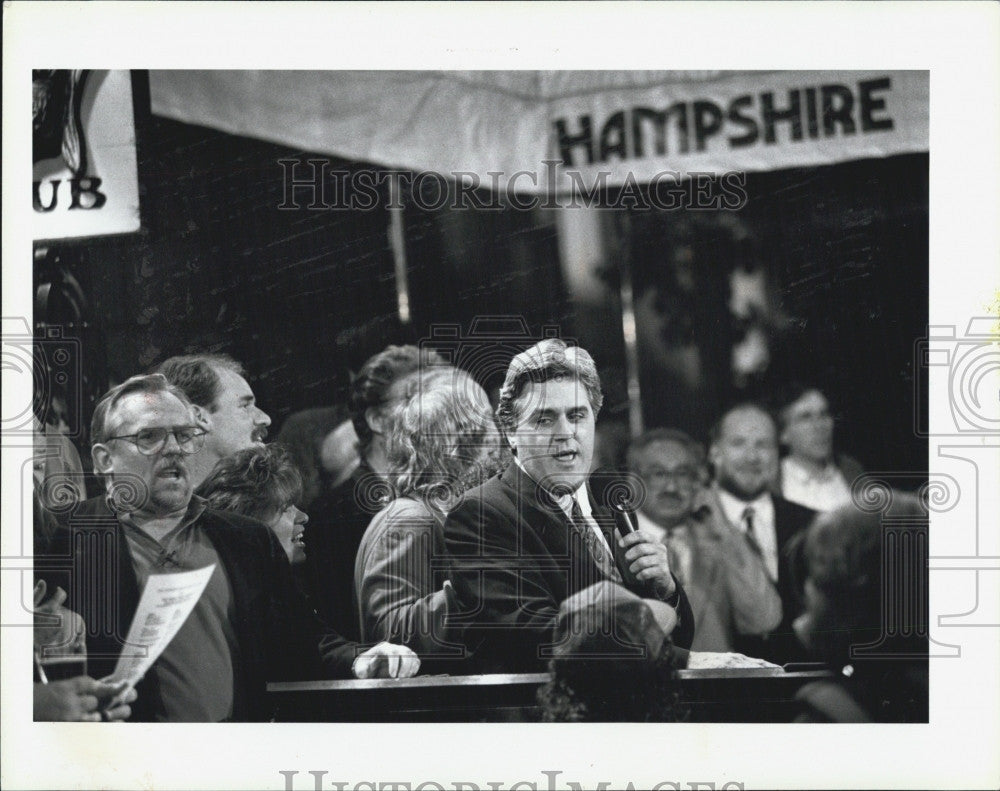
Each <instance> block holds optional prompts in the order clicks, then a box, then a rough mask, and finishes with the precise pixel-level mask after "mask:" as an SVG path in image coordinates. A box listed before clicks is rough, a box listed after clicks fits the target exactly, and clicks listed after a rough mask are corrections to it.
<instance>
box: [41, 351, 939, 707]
mask: <svg viewBox="0 0 1000 791" xmlns="http://www.w3.org/2000/svg"><path fill="white" fill-rule="evenodd" d="M602 401H603V395H602V389H601V382H600V379H599V377H598V373H597V369H596V366H595V364H594V361H593V359H592V358H591V357H590V355H589V354H588V353H587V352H586V351H585V350H584V349H582V348H579V347H575V346H568V345H567V344H566V343H564V342H563V341H561V340H558V339H546V340H543V341H540V342H539V343H537V344H535V345H534V346H532V347H531V348H529V349H527V350H526V351H524V352H522V353H520V354H518V355H516V356H515V357H514V358H513V359H512V360H511V361H510V364H509V367H508V369H507V373H506V377H505V381H504V383H503V386H502V387H501V389H500V391H499V393H498V394H496V395H495V397H494V399H492V400H491V398H490V394H488V393H487V392H486V391H485V390H484V389H483V388H482V387H481V386H480V384H479V383H477V382H476V380H475V378H474V377H473V376H471V375H470V374H469V373H467V372H465V371H463V370H461V369H459V368H456V367H453V366H452V365H450V364H448V363H447V362H446V361H445V360H444V359H443V358H442V357H440V356H439V355H438V354H436V353H435V352H433V351H430V350H427V349H420V348H417V347H414V346H390V347H388V348H386V349H385V350H384V351H382V352H380V353H379V354H377V355H375V356H374V357H372V358H371V359H369V360H368V362H367V363H366V364H365V365H364V366H363V368H362V369H361V370H360V372H359V373H358V375H357V376H356V377H354V378H353V380H352V384H351V392H350V396H349V399H348V403H347V404H346V405H344V406H337V407H330V408H324V409H317V410H309V411H308V412H307V413H299V414H298V415H293V416H292V417H290V418H289V419H288V420H286V421H285V425H284V426H283V427H282V431H281V432H280V433H279V435H278V437H277V442H273V443H270V444H267V443H265V440H266V438H267V435H268V428H269V426H270V423H271V420H270V418H269V416H268V415H267V414H266V413H265V412H264V411H263V410H262V409H261V408H260V407H259V406H258V405H257V403H256V400H255V396H254V393H253V390H252V388H251V386H250V384H249V383H248V381H247V373H246V372H245V371H244V369H243V368H242V366H241V365H240V364H239V363H238V362H236V361H235V360H233V359H231V358H229V357H227V356H224V355H218V354H204V355H186V356H180V357H174V358H170V359H168V360H166V361H165V362H163V363H162V364H161V365H159V366H158V367H157V369H156V371H155V372H153V373H149V374H141V375H137V376H134V377H132V378H130V379H128V380H126V381H125V382H123V383H121V384H119V385H117V386H116V387H114V388H112V389H111V390H110V391H108V393H106V394H105V395H104V396H103V398H101V399H100V401H99V403H98V404H97V406H96V408H95V410H94V415H93V419H92V424H91V431H90V445H91V446H90V455H91V458H92V460H93V468H94V471H95V473H97V474H99V475H100V476H101V478H102V480H103V483H104V486H105V491H104V492H102V493H101V494H100V495H99V496H97V497H94V498H91V499H89V500H85V501H80V502H78V503H75V504H74V506H73V507H71V508H67V507H59V508H55V507H53V504H52V503H51V502H50V499H49V498H48V496H47V494H46V493H47V492H48V491H50V490H51V488H52V486H51V484H52V477H53V475H58V474H59V472H61V470H57V471H56V472H52V470H48V471H47V470H46V468H45V465H42V467H41V469H40V471H39V473H38V476H37V480H38V484H39V485H38V487H37V491H36V503H35V505H36V507H35V521H36V524H35V541H36V549H35V554H36V578H37V585H36V601H35V607H36V629H35V655H36V667H37V669H38V674H39V678H37V679H36V683H35V717H36V719H40V720H48V719H83V720H100V719H103V720H114V719H132V720H145V721H186V722H191V721H214V722H218V721H246V720H266V719H268V717H269V715H270V712H269V708H268V699H267V696H266V694H265V685H266V683H267V682H268V681H279V680H290V679H312V678H376V677H407V676H412V675H415V674H416V673H418V672H423V673H450V674H469V673H491V672H493V673H495V672H505V673H511V672H533V671H542V670H549V671H550V672H551V673H552V681H551V682H550V683H549V684H547V685H546V686H545V687H544V688H543V689H542V690H541V691H540V693H539V701H540V704H541V706H542V710H543V712H544V716H545V717H546V718H547V719H555V720H558V719H595V720H608V719H661V720H662V719H673V718H676V717H677V716H679V714H678V712H679V711H680V708H681V707H680V706H679V704H678V702H677V693H676V689H675V687H674V680H675V678H676V672H677V671H678V670H680V669H683V668H686V667H691V668H693V667H704V666H742V667H775V668H777V667H778V666H781V665H789V664H790V663H797V662H803V661H810V660H812V661H817V660H818V661H824V662H826V663H827V664H828V666H829V667H830V668H831V670H833V671H834V673H833V674H832V675H831V678H832V679H833V680H832V681H829V682H827V683H825V684H824V685H821V686H820V687H819V688H817V687H816V686H815V685H810V686H811V687H812V689H811V690H810V689H807V688H804V689H803V691H802V693H801V695H802V707H803V718H804V719H813V720H815V719H828V720H829V719H833V720H836V719H854V720H859V721H864V720H866V719H867V720H879V719H890V720H891V719H893V718H895V719H896V721H899V720H910V719H916V720H919V719H920V718H921V717H923V719H926V681H924V684H923V687H921V683H920V674H919V666H918V667H917V670H916V671H915V672H911V670H912V668H910V667H909V666H908V667H906V668H904V669H903V670H902V671H899V672H895V670H894V671H893V672H891V673H888V674H886V672H885V668H886V665H885V663H884V662H883V663H882V664H880V665H878V667H879V671H878V672H874V671H872V672H869V671H868V667H869V665H867V664H866V660H865V659H864V658H863V657H862V658H859V657H857V656H856V655H855V652H854V651H853V648H854V647H856V646H857V645H860V644H870V643H872V642H873V640H874V641H877V638H878V635H879V630H880V627H881V624H882V621H881V620H880V619H881V617H882V612H881V610H880V607H879V605H880V602H881V601H882V598H881V596H882V594H883V591H882V590H881V588H880V587H879V586H880V585H881V583H882V575H881V574H880V573H879V569H880V568H881V564H882V562H883V561H882V554H881V553H882V538H881V531H880V529H879V528H880V523H879V521H878V518H877V515H875V516H873V515H872V514H870V513H867V512H866V511H864V510H863V509H861V508H860V507H859V506H858V505H857V504H855V503H854V502H853V499H852V484H853V483H854V482H855V480H856V479H857V478H858V476H859V475H860V474H861V467H860V465H859V464H858V463H857V462H856V461H854V460H852V459H850V458H848V457H845V456H841V455H839V454H837V453H835V452H834V443H833V439H834V437H833V431H834V421H833V418H832V416H831V412H830V405H829V402H828V400H827V397H826V395H825V394H824V393H823V392H822V391H821V390H820V389H818V388H816V387H810V386H805V387H798V388H796V389H794V390H791V391H789V392H788V393H787V394H785V395H784V397H783V399H782V401H781V403H780V404H776V405H767V406H765V405H763V404H760V403H751V402H746V403H739V404H734V405H733V406H732V407H731V408H730V409H728V410H727V411H726V412H725V413H724V414H722V415H721V416H719V419H718V421H717V422H716V424H715V425H714V426H713V428H712V431H711V432H710V435H709V437H708V438H707V439H708V442H707V443H706V444H705V445H703V444H702V443H701V442H699V441H698V440H697V439H696V438H693V437H691V436H689V435H687V434H686V433H684V432H683V431H680V430H678V429H674V428H656V429H652V430H650V431H648V432H646V433H644V434H643V435H641V436H639V437H636V438H634V439H632V441H631V443H630V445H629V447H628V451H627V455H626V459H627V463H626V465H625V468H624V469H618V470H596V471H595V469H594V465H595V461H594V457H595V454H594V450H595V437H596V425H597V419H598V415H599V413H600V410H601V407H602ZM782 446H784V448H786V450H787V453H786V454H785V455H784V457H783V458H781V453H780V451H781V447H782ZM50 456H51V457H53V458H55V457H61V456H60V454H58V453H55V454H48V455H47V456H46V458H47V459H48V458H49V457H50ZM897 502H902V503H905V504H907V506H906V507H909V508H910V509H911V510H913V512H914V513H917V514H919V513H922V511H921V508H920V506H919V503H918V502H917V501H915V500H914V501H913V502H912V503H911V502H910V501H909V500H908V499H907V498H906V497H904V496H899V497H898V498H897ZM212 565H214V571H213V572H212V573H211V576H210V578H209V581H208V584H207V586H206V588H205V590H204V592H203V594H202V595H201V597H200V598H199V600H198V601H197V603H196V604H195V606H194V609H193V610H192V611H191V613H190V615H189V616H188V617H187V619H186V620H185V621H184V624H183V625H182V626H181V628H180V630H179V631H178V632H177V634H176V635H175V636H174V638H173V639H172V640H171V641H170V643H169V644H168V645H167V647H166V649H165V650H164V651H163V653H162V655H160V657H159V658H158V659H157V660H156V661H155V662H154V663H153V665H152V667H151V668H150V669H149V671H148V672H147V673H146V675H145V677H144V678H143V679H142V680H141V681H140V682H139V683H138V684H136V685H135V688H134V689H131V688H130V689H122V688H120V687H118V686H114V685H109V684H107V683H105V682H104V681H102V680H101V679H104V678H106V677H107V676H108V675H109V674H110V673H111V671H112V669H113V668H114V666H115V663H116V662H117V660H118V657H119V656H120V654H121V653H122V651H123V650H126V649H127V645H126V644H125V642H124V635H127V634H128V630H129V626H130V624H131V621H132V618H133V615H134V613H135V610H136V606H137V602H138V598H139V596H140V593H141V591H142V589H143V586H144V585H145V583H146V581H147V580H148V579H149V577H150V576H151V575H154V574H169V573H172V572H176V571H189V570H194V569H200V568H204V567H207V566H212ZM873 635H874V637H873ZM859 641H861V642H859ZM67 657H78V658H80V659H81V660H85V663H81V664H80V665H78V667H84V668H85V669H84V670H83V671H82V672H80V673H78V674H77V675H75V676H73V677H71V678H68V679H65V680H54V679H51V678H48V677H47V676H46V674H45V670H46V668H47V667H52V664H51V660H53V659H60V658H61V659H65V658H67ZM881 658H883V659H884V657H881ZM869 664H870V663H869ZM893 667H895V666H893ZM903 677H905V678H906V679H907V683H906V684H900V683H891V681H890V680H891V679H895V680H896V681H898V680H899V679H900V678H903ZM887 679H890V680H887ZM626 688H627V689H628V694H624V693H622V694H619V691H620V690H624V689H626ZM609 690H611V691H613V694H612V692H609ZM921 690H922V695H923V697H921ZM609 701H617V703H615V704H614V705H611V704H610V703H609ZM921 701H923V708H921Z"/></svg>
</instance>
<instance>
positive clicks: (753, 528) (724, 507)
mask: <svg viewBox="0 0 1000 791" xmlns="http://www.w3.org/2000/svg"><path fill="white" fill-rule="evenodd" d="M709 460H710V461H711V463H712V466H713V467H714V469H715V479H714V481H713V483H712V487H711V491H710V494H709V498H708V500H709V504H710V507H712V509H713V510H714V511H715V513H717V514H718V515H719V516H720V518H721V519H722V520H724V522H725V523H726V524H728V526H729V527H730V528H731V529H733V530H735V531H737V532H738V533H740V534H742V536H743V538H744V540H745V541H746V542H747V543H748V544H749V545H750V547H751V549H752V550H753V551H754V552H756V553H758V554H759V555H760V557H761V559H762V560H763V562H764V567H765V569H766V570H767V573H768V576H769V577H770V579H771V583H772V584H773V585H774V586H775V587H776V588H777V591H778V594H779V595H780V597H781V607H782V619H781V623H780V624H778V627H777V628H776V629H774V630H773V631H772V632H769V633H768V634H765V635H759V636H747V635H744V636H743V637H741V638H739V639H738V640H737V641H736V650H737V651H741V652H742V653H744V654H747V655H748V656H757V657H760V658H762V659H767V660H769V661H771V662H776V663H778V664H784V663H786V662H792V661H796V660H804V659H807V658H808V655H807V654H806V652H805V651H804V649H803V648H802V646H801V644H800V643H799V642H798V641H797V640H796V638H795V634H794V632H793V630H792V622H793V621H794V620H795V618H796V617H797V616H798V615H799V613H800V612H801V609H802V602H801V596H800V594H799V592H798V589H797V580H796V572H795V568H796V566H795V558H794V556H793V549H794V547H795V546H796V543H797V542H795V541H793V539H794V538H795V536H796V535H798V534H799V533H800V532H801V531H803V530H804V529H805V528H806V527H808V526H809V523H810V522H812V519H813V517H814V516H815V515H816V512H815V511H811V510H810V509H808V508H803V507H802V506H800V505H797V504H795V503H790V502H788V501H787V500H785V499H784V498H782V497H779V496H778V495H776V494H773V493H772V488H773V487H774V486H775V485H776V481H777V474H778V431H777V427H776V426H775V423H774V419H773V418H772V417H771V415H770V413H768V412H767V411H766V410H765V409H763V408H762V407H760V406H758V405H756V404H753V403H744V404H739V405H737V406H734V407H733V408H732V409H730V410H729V411H728V412H726V413H725V414H724V415H723V416H722V418H721V419H720V420H719V421H718V423H716V424H715V426H713V428H712V432H711V448H710V450H709Z"/></svg>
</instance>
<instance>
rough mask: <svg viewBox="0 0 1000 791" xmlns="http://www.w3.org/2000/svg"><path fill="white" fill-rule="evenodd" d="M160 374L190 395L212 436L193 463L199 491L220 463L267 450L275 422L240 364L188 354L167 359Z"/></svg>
mask: <svg viewBox="0 0 1000 791" xmlns="http://www.w3.org/2000/svg"><path fill="white" fill-rule="evenodd" d="M156 370H157V373H161V374H163V375H164V376H165V377H166V378H167V380H168V381H169V382H170V383H171V384H172V385H174V386H175V387H177V388H178V389H180V390H181V391H182V392H183V393H184V394H185V395H186V396H187V399H188V400H189V401H190V402H191V404H192V405H193V406H194V413H195V417H196V418H197V419H198V421H199V423H201V424H202V425H203V426H204V428H205V429H206V430H207V432H208V434H207V435H206V436H205V447H204V450H203V451H202V452H201V453H199V454H197V456H196V457H195V458H193V459H192V466H191V474H192V476H193V480H194V486H195V487H196V488H197V486H198V485H199V484H200V483H201V482H202V481H203V480H205V478H206V477H208V474H209V473H210V472H211V471H212V468H213V467H214V466H215V464H216V462H218V461H219V459H223V458H225V457H226V456H230V455H232V454H233V453H236V451H238V450H243V449H244V448H250V447H254V446H256V447H260V446H263V444H264V439H265V437H267V427H268V426H270V425H271V418H270V417H268V415H267V413H265V412H264V411H263V410H261V409H260V408H259V407H258V406H257V404H256V399H255V397H254V394H253V390H251V389H250V385H249V384H248V383H247V380H246V371H244V370H243V366H242V365H240V364H239V363H238V362H237V361H236V360H234V359H233V358H231V357H229V356H228V355H225V354H187V355H181V356H178V357H171V358H170V359H168V360H165V361H164V362H162V363H161V364H160V365H159V367H158V368H157V369H156Z"/></svg>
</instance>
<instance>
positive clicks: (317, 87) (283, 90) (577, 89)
mask: <svg viewBox="0 0 1000 791" xmlns="http://www.w3.org/2000/svg"><path fill="white" fill-rule="evenodd" d="M150 86H151V91H152V107H153V112H154V113H157V114H159V115H163V116H167V117H169V118H173V119H176V120H180V121H184V122H188V123H195V124H201V125H205V126H211V127H214V128H217V129H222V130H225V131H227V132H231V133H233V134H239V135H246V136H249V137H256V138H262V139H265V140H271V141H274V142H278V143H282V144H285V145H288V146H293V147H297V148H301V149H304V150H305V151H310V152H316V153H323V154H331V155H334V156H338V157H342V158H346V159H350V160H361V161H368V162H372V163H375V164H377V165H380V166H383V167H387V168H399V169H405V170H416V171H434V172H437V173H441V174H443V175H446V176H451V174H475V178H474V179H473V180H478V181H479V183H481V184H482V185H483V186H491V187H494V188H506V189H508V190H513V191H523V192H527V193H552V192H555V191H558V192H565V191H567V190H571V189H573V190H575V189H588V190H589V189H592V188H593V187H595V186H597V187H600V186H621V185H628V184H630V183H638V184H643V183H650V182H657V181H659V180H661V179H664V178H668V177H669V175H670V174H675V173H679V174H680V175H681V177H685V176H687V175H689V174H692V173H702V172H708V173H716V174H720V173H725V172H729V171H760V170H774V169H778V168H787V167H795V166H802V165H816V164H823V163H830V162H839V161H844V160H850V159H861V158H868V157H885V156H890V155H893V154H901V153H907V152H914V151H926V150H927V148H928V89H929V73H928V72H926V71H856V72H850V71H849V72H844V71H837V72H824V71H808V72H807V71H783V72H645V71H635V72H587V71H572V72H570V71H567V72H558V71H556V72H435V71H406V72H392V71H372V72H358V71H330V72H304V71H303V72H289V71H154V72H151V74H150ZM451 177H453V178H454V176H451ZM465 180H466V181H468V180H469V178H468V177H467V178H466V179H465Z"/></svg>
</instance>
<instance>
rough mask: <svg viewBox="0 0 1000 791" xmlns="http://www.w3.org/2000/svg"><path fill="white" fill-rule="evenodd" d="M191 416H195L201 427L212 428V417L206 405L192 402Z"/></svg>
mask: <svg viewBox="0 0 1000 791" xmlns="http://www.w3.org/2000/svg"><path fill="white" fill-rule="evenodd" d="M191 417H193V418H194V422H195V423H196V424H197V425H198V426H199V427H200V428H203V429H205V431H211V430H212V419H211V418H210V417H209V412H208V410H207V409H205V407H201V406H198V405H197V404H191Z"/></svg>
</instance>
